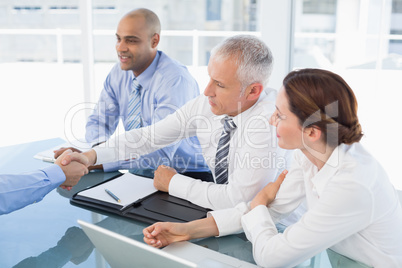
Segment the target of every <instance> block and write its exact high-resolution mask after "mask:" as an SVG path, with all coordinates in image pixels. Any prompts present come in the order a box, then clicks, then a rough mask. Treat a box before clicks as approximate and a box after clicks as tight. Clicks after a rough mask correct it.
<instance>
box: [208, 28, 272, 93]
mask: <svg viewBox="0 0 402 268" xmlns="http://www.w3.org/2000/svg"><path fill="white" fill-rule="evenodd" d="M211 58H214V60H227V59H231V60H234V62H235V63H236V64H237V66H238V68H237V79H238V80H239V81H240V83H241V87H242V94H243V93H244V91H245V90H246V88H247V86H249V85H251V84H253V83H261V84H262V85H263V86H266V84H267V83H268V80H269V77H270V75H271V72H272V66H273V60H274V59H273V57H272V53H271V51H270V49H269V48H268V46H267V45H266V44H265V43H264V42H263V41H261V40H260V39H259V38H257V37H255V36H252V35H236V36H233V37H229V38H227V39H225V40H224V41H223V42H221V43H220V44H218V45H217V46H215V47H214V48H213V49H212V51H211Z"/></svg>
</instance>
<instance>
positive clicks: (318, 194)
mask: <svg viewBox="0 0 402 268" xmlns="http://www.w3.org/2000/svg"><path fill="white" fill-rule="evenodd" d="M294 155H295V159H294V161H293V163H292V169H291V170H290V172H289V173H288V175H287V177H286V179H285V181H284V182H283V184H282V186H281V188H280V190H279V192H278V194H277V197H276V199H275V201H274V202H273V203H272V204H271V205H270V206H269V208H267V207H265V206H258V207H256V208H254V209H253V210H252V211H250V212H249V206H248V205H247V204H245V203H242V204H239V205H238V206H237V207H236V208H234V209H228V210H224V211H213V212H211V214H212V215H213V216H214V217H215V216H218V219H220V220H222V219H225V221H220V222H219V224H218V228H219V233H220V235H225V234H228V233H230V232H235V231H238V230H237V229H240V228H241V227H243V230H244V231H245V233H246V235H247V238H248V239H249V240H250V241H251V242H252V243H253V254H254V258H255V260H256V262H257V264H259V265H261V266H264V267H288V266H295V265H297V264H299V263H301V262H303V261H304V260H306V259H308V258H311V257H312V256H314V255H316V254H318V253H319V252H321V251H323V250H325V249H327V248H331V249H332V250H334V251H336V252H338V253H340V254H342V255H344V256H347V257H349V258H351V259H354V260H357V261H360V262H362V263H364V264H367V265H369V266H373V267H402V209H401V206H400V203H399V200H398V196H397V193H396V191H395V189H394V187H393V186H392V185H391V183H390V182H389V180H388V177H387V174H386V172H385V171H384V169H383V168H382V167H381V165H380V164H379V163H378V162H377V161H376V160H375V159H374V158H373V157H372V156H371V155H370V154H369V153H368V152H367V151H365V149H364V148H363V146H362V145H361V144H359V143H355V144H353V145H345V144H341V145H340V146H338V147H337V148H336V149H335V151H334V152H333V153H332V155H331V157H330V158H329V160H328V162H327V163H326V165H325V166H324V167H323V168H322V169H321V170H320V171H318V170H317V167H316V166H315V165H313V164H312V163H311V162H310V161H309V160H308V159H307V158H306V157H305V155H304V154H303V153H302V152H301V151H297V152H295V154H294ZM304 199H306V201H307V206H308V210H307V212H306V213H305V214H304V215H303V217H302V218H301V220H300V221H298V222H297V223H295V224H294V225H292V226H289V227H288V228H287V229H286V230H285V232H284V233H283V234H278V232H277V230H276V228H275V225H274V223H275V222H277V221H278V219H280V217H281V215H282V214H284V215H286V214H287V213H289V212H290V211H292V210H293V209H294V208H295V207H296V206H297V205H298V204H299V203H300V202H302V201H303V200H304ZM247 212H248V213H247ZM246 213H247V214H246ZM218 214H220V215H218Z"/></svg>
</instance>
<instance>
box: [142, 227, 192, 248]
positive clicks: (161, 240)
mask: <svg viewBox="0 0 402 268" xmlns="http://www.w3.org/2000/svg"><path fill="white" fill-rule="evenodd" d="M186 226H187V225H186V223H173V222H157V223H155V224H153V225H151V226H149V227H147V228H145V229H144V230H143V234H144V242H145V243H147V244H148V245H151V246H153V247H155V248H161V247H165V246H167V245H169V244H171V243H173V242H178V241H185V240H189V239H190V237H189V234H188V230H187V227H186Z"/></svg>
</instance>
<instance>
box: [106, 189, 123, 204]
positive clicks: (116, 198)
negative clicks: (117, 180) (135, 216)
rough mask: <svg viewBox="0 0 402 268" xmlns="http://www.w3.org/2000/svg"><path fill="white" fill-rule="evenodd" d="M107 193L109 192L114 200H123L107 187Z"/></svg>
mask: <svg viewBox="0 0 402 268" xmlns="http://www.w3.org/2000/svg"><path fill="white" fill-rule="evenodd" d="M105 191H106V193H108V194H109V195H110V196H111V197H113V199H114V200H116V201H117V202H119V203H120V202H121V201H120V198H118V197H117V196H116V195H115V194H114V193H112V192H111V191H109V190H108V189H105Z"/></svg>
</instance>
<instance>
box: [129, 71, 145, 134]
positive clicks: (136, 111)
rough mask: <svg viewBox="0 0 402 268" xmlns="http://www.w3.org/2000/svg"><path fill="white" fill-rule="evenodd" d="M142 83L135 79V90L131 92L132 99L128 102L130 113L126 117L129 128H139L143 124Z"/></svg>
mask: <svg viewBox="0 0 402 268" xmlns="http://www.w3.org/2000/svg"><path fill="white" fill-rule="evenodd" d="M140 89H141V85H140V84H139V83H138V81H137V79H136V78H134V79H133V90H132V91H131V93H130V101H129V103H128V109H127V110H128V114H127V118H126V126H127V130H131V129H134V128H139V127H141V126H142V122H141V93H140Z"/></svg>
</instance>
